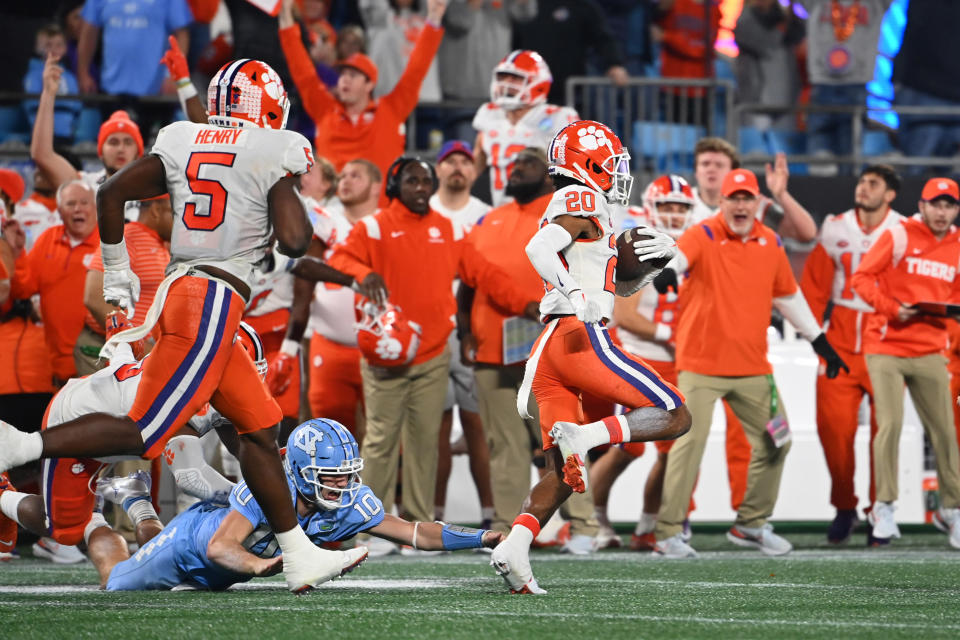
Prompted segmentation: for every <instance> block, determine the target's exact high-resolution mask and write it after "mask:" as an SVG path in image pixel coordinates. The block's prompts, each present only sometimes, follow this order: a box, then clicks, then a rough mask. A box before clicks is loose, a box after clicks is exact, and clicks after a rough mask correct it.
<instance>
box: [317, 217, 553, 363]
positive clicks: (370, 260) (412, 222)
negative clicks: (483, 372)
mask: <svg viewBox="0 0 960 640" xmlns="http://www.w3.org/2000/svg"><path fill="white" fill-rule="evenodd" d="M329 264H330V265H331V266H333V267H334V268H337V269H340V270H341V271H343V272H345V273H348V274H350V275H351V276H353V277H354V278H356V280H357V281H358V282H359V281H362V280H363V279H364V278H365V277H366V276H367V275H368V274H369V273H370V272H373V271H375V272H377V273H379V274H380V275H381V276H382V277H383V279H384V282H386V285H387V289H388V290H389V292H390V302H392V303H393V304H395V305H397V306H399V307H400V309H401V310H402V311H403V313H404V315H405V316H406V317H407V318H408V319H410V320H413V321H414V322H417V323H419V324H420V326H421V328H422V329H423V334H422V336H421V340H420V349H419V350H418V351H417V355H416V357H415V358H414V359H413V362H412V363H411V364H420V363H421V362H426V361H427V360H430V359H431V358H434V357H436V356H438V355H439V354H440V353H441V352H442V351H443V350H444V348H445V347H446V346H447V338H448V337H449V335H450V331H451V330H452V329H453V318H454V314H455V313H456V310H457V304H456V301H455V300H454V297H453V280H454V278H456V277H457V275H458V273H459V276H460V279H461V280H462V281H463V282H465V283H467V285H468V286H470V287H474V288H476V289H482V288H486V289H490V290H497V289H498V286H499V288H501V289H503V293H502V295H503V300H501V302H502V306H503V308H504V309H507V310H508V312H509V313H510V314H511V315H518V314H519V313H522V312H523V309H524V307H525V306H526V304H527V303H528V302H530V301H531V300H532V299H533V298H529V297H527V296H525V295H524V294H523V292H520V291H517V290H516V289H515V288H514V287H510V286H509V280H510V277H511V276H508V275H507V274H506V273H505V272H503V271H501V270H500V269H499V268H497V267H496V266H494V265H493V264H491V263H490V262H488V261H487V260H486V259H484V258H483V256H481V255H480V254H479V253H477V251H476V249H474V248H473V245H471V244H470V243H468V242H464V240H463V238H462V236H461V235H460V232H459V230H455V229H454V226H453V223H451V222H450V220H449V219H448V218H445V217H444V216H442V215H441V214H439V213H437V212H436V211H432V210H431V211H429V212H427V213H426V214H425V215H418V214H416V213H414V212H412V211H410V209H408V208H407V207H405V206H404V205H403V203H401V202H400V200H391V201H390V204H389V205H388V206H387V207H386V208H384V209H381V210H380V211H378V212H377V213H375V214H373V215H370V216H366V217H364V218H361V219H360V222H359V223H357V224H355V225H354V226H353V230H351V231H350V235H349V236H347V239H346V240H345V241H344V242H343V243H341V244H338V245H336V247H335V249H334V252H333V255H332V256H331V257H330V260H329ZM504 283H508V284H507V287H506V288H504V287H503V284H504ZM538 297H539V296H538Z"/></svg>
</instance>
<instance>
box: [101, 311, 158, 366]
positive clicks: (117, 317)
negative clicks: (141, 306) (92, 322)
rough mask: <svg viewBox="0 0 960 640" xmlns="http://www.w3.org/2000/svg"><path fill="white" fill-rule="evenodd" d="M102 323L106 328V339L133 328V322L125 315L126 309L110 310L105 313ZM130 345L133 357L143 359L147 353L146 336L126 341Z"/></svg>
mask: <svg viewBox="0 0 960 640" xmlns="http://www.w3.org/2000/svg"><path fill="white" fill-rule="evenodd" d="M104 325H105V326H106V330H107V340H110V338H112V337H113V336H115V335H117V334H118V333H120V332H121V331H126V330H127V329H133V328H134V327H135V326H137V325H135V324H133V321H132V320H130V318H128V317H127V313H126V311H119V310H118V311H111V312H110V313H108V314H107V317H106V319H105V321H104ZM127 344H128V345H130V351H132V352H133V357H134V358H135V359H137V360H143V357H144V356H145V355H146V353H147V344H146V338H140V339H139V340H134V341H133V342H128V343H127Z"/></svg>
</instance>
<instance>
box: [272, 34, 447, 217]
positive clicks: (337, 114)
mask: <svg viewBox="0 0 960 640" xmlns="http://www.w3.org/2000/svg"><path fill="white" fill-rule="evenodd" d="M441 39H443V29H441V28H437V27H434V26H432V25H430V24H425V25H424V27H423V30H422V31H421V32H420V36H419V37H418V38H417V42H416V44H415V45H414V47H413V51H412V52H411V54H410V61H409V62H408V63H407V68H406V69H405V70H404V72H403V75H402V76H400V80H399V81H398V82H397V86H396V87H394V89H393V91H391V92H390V93H388V94H387V95H385V96H383V97H382V98H379V99H375V100H372V101H371V102H370V105H369V106H368V107H367V110H366V111H364V112H363V114H362V115H361V116H360V118H359V119H358V120H357V122H352V121H351V120H350V117H349V116H348V115H347V112H346V110H345V109H344V107H343V104H341V103H340V101H339V100H337V99H336V98H335V97H334V96H333V94H332V93H330V91H329V89H327V87H326V86H324V84H323V82H322V81H321V80H320V78H319V77H318V76H317V71H316V69H315V68H314V66H313V62H312V61H311V60H310V56H309V55H308V54H307V50H306V49H305V48H304V46H303V42H302V40H301V39H300V26H299V25H293V26H290V27H287V28H286V29H280V45H281V46H282V47H283V55H284V56H286V59H287V66H288V67H289V68H290V75H291V76H292V77H293V82H294V84H295V85H296V86H297V92H298V93H299V94H300V99H301V101H302V102H303V108H304V109H305V110H306V112H307V113H308V114H310V117H311V118H313V121H314V122H315V123H316V125H317V137H316V140H315V141H314V145H315V147H316V148H315V149H314V151H315V152H316V154H317V155H318V156H323V157H324V158H326V159H327V160H329V161H330V162H332V163H333V166H335V167H336V168H337V171H340V169H342V168H343V165H344V164H346V163H347V162H349V161H351V160H356V159H357V158H366V159H367V160H369V161H371V162H372V163H374V164H375V165H377V167H379V168H380V172H381V173H382V174H383V175H384V176H386V173H387V168H388V167H389V166H390V164H391V163H392V162H393V161H394V160H396V159H397V157H398V156H400V155H402V154H403V149H404V146H405V144H406V134H405V132H404V125H405V123H406V121H407V118H408V117H409V116H410V113H411V112H413V109H414V108H415V107H416V106H417V100H418V99H419V96H420V85H421V84H422V83H423V79H424V77H425V76H426V75H427V71H429V69H430V63H431V62H433V58H434V56H435V55H436V53H437V49H439V48H440V40H441ZM383 183H384V185H386V180H384V181H383ZM386 204H387V201H386V199H385V197H381V199H380V205H381V206H385V205H386Z"/></svg>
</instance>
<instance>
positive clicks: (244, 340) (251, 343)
mask: <svg viewBox="0 0 960 640" xmlns="http://www.w3.org/2000/svg"><path fill="white" fill-rule="evenodd" d="M237 340H239V341H240V346H241V347H243V348H244V349H245V350H246V352H247V355H249V356H250V359H251V360H253V364H254V365H256V367H257V373H259V374H260V379H261V380H263V379H264V378H265V377H266V375H267V366H268V365H267V355H266V353H264V351H263V343H262V342H261V341H260V334H259V333H257V330H256V329H254V328H253V327H251V326H250V325H248V324H247V323H246V322H241V323H240V326H239V327H238V328H237Z"/></svg>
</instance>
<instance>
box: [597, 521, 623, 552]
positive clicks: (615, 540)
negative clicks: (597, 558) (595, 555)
mask: <svg viewBox="0 0 960 640" xmlns="http://www.w3.org/2000/svg"><path fill="white" fill-rule="evenodd" d="M596 541H597V549H619V548H620V547H622V546H623V541H622V540H621V539H620V536H618V535H617V532H616V531H614V530H613V528H612V527H609V526H607V525H600V530H599V531H597V537H596Z"/></svg>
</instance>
